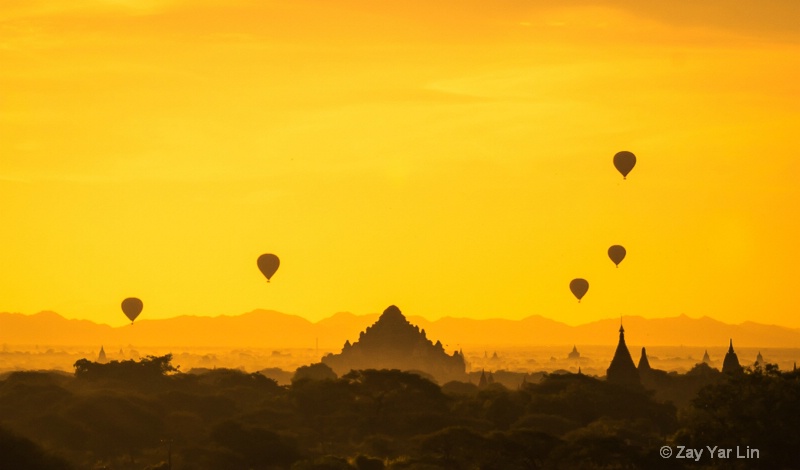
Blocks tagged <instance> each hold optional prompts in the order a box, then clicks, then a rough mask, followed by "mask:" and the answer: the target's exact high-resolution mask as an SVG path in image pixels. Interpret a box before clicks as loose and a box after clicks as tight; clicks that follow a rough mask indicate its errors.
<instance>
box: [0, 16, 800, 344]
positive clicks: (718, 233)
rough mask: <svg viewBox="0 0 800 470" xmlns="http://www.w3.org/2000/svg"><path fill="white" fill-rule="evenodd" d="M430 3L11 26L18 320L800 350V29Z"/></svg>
mask: <svg viewBox="0 0 800 470" xmlns="http://www.w3.org/2000/svg"><path fill="white" fill-rule="evenodd" d="M431 3H432V2H429V1H417V0H414V1H406V2H374V1H367V0H348V1H336V2H329V1H321V0H320V1H312V0H299V1H292V2H261V1H252V2H245V1H237V2H231V1H227V0H226V1H222V0H204V1H189V0H186V1H182V0H176V1H158V0H151V1H139V0H127V1H126V0H107V1H94V0H83V1H76V0H69V1H67V0H63V1H51V2H45V1H41V2H36V1H27V0H25V1H22V0H17V1H4V2H2V3H1V4H0V216H1V218H0V220H2V222H3V228H2V230H0V311H12V312H23V313H35V312H38V311H40V310H54V311H56V312H59V313H61V314H63V315H65V316H67V317H70V318H87V319H90V320H93V321H96V322H102V323H109V324H112V325H121V324H124V323H125V322H126V319H125V317H124V316H123V315H122V313H121V311H120V307H119V304H120V302H121V300H122V299H123V298H125V297H129V296H137V297H140V298H141V299H142V300H143V301H144V305H145V307H144V312H143V313H142V317H141V318H144V317H147V318H166V317H172V316H176V315H182V314H197V315H219V314H239V313H243V312H245V311H249V310H252V309H255V308H268V309H274V310H278V311H282V312H285V313H291V314H298V315H302V316H305V317H306V318H309V319H311V320H318V319H320V318H322V317H325V316H328V315H330V314H332V313H334V312H337V311H352V312H354V313H358V314H362V313H371V312H379V311H382V310H383V309H384V308H385V307H386V306H388V305H390V304H397V305H398V306H399V307H400V308H401V309H402V310H403V311H404V312H405V313H407V314H410V315H421V316H423V317H426V318H429V319H435V318H438V317H441V316H462V317H473V318H485V317H506V318H522V317H525V316H528V315H533V314H540V315H543V316H547V317H550V318H554V319H557V320H561V321H564V322H566V323H569V324H578V323H583V322H587V321H592V320H597V319H600V318H608V317H615V316H618V315H642V316H645V317H663V316H675V315H678V314H681V313H685V314H688V315H689V316H693V317H696V316H702V315H709V316H712V317H715V318H717V319H720V320H722V321H727V322H734V323H737V322H741V321H744V320H747V319H749V320H754V321H759V322H764V323H776V324H781V325H786V326H791V327H800V316H798V314H797V312H799V311H800V300H798V296H797V294H796V290H797V286H798V285H800V274H799V272H800V244H798V240H800V222H798V207H800V189H798V186H800V185H798V182H797V178H798V176H800V158H798V157H799V155H798V150H800V143H798V142H799V140H798V139H797V137H796V134H797V129H798V128H799V127H800V85H798V84H800V59H798V58H800V26H798V23H797V21H796V20H797V18H798V17H800V4H798V3H797V2H796V1H795V0H773V1H771V2H762V3H759V4H758V11H751V10H744V9H739V10H737V9H735V8H732V7H730V8H729V7H727V5H729V2H727V1H721V0H719V1H712V0H698V1H696V2H692V5H691V6H681V7H675V6H674V5H672V3H673V2H661V1H658V2H650V3H651V4H648V6H643V5H641V2H633V1H628V0H609V1H607V2H596V1H593V2H588V1H577V0H573V1H566V2H558V5H559V6H557V7H556V6H552V5H553V2H544V1H499V2H484V1H477V0H470V1H458V2H456V1H450V0H446V1H440V2H435V6H431V5H430V4H431ZM737 5H738V4H737ZM620 150H630V151H632V152H634V153H635V154H636V155H637V157H638V159H639V160H638V164H637V166H636V168H635V169H634V170H633V172H632V173H631V174H630V175H629V178H628V180H627V181H623V180H622V177H621V176H620V175H619V174H618V173H617V172H616V170H615V169H614V168H613V166H612V163H611V161H612V157H613V155H614V153H616V152H618V151H620ZM613 244H622V245H624V246H625V247H626V248H627V250H628V257H627V259H626V260H625V261H623V263H622V264H621V265H620V267H619V269H615V268H614V265H613V263H611V261H609V260H608V258H607V256H606V250H607V248H608V247H609V246H610V245H613ZM266 252H272V253H275V254H277V255H278V256H280V258H281V261H282V264H281V267H280V269H279V271H278V273H277V274H276V275H275V276H274V278H273V281H272V283H270V284H267V283H266V282H265V280H264V279H263V277H261V275H260V274H259V273H258V270H257V268H256V264H255V260H256V258H257V257H258V255H260V254H262V253H266ZM575 277H584V278H586V279H588V280H589V282H590V289H589V292H588V294H587V295H586V297H585V298H584V300H583V302H582V303H580V304H578V303H577V302H576V301H575V299H574V298H573V297H572V295H571V294H570V292H569V290H568V284H569V281H570V280H571V279H572V278H575ZM532 334H533V333H532Z"/></svg>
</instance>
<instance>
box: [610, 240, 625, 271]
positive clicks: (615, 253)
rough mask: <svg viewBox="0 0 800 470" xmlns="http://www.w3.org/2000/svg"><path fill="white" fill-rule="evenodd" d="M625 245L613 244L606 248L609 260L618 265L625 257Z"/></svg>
mask: <svg viewBox="0 0 800 470" xmlns="http://www.w3.org/2000/svg"><path fill="white" fill-rule="evenodd" d="M626 253H627V252H626V251H625V247H624V246H622V245H614V246H612V247H611V248H609V249H608V257H609V258H611V261H613V262H614V264H616V265H617V267H619V263H621V262H622V260H624V259H625V254H626Z"/></svg>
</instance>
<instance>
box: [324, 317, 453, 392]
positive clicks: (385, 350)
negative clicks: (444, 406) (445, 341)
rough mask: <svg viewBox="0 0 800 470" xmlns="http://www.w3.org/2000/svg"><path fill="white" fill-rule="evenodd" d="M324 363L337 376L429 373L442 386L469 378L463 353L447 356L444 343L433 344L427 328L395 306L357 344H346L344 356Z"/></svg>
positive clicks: (325, 359)
mask: <svg viewBox="0 0 800 470" xmlns="http://www.w3.org/2000/svg"><path fill="white" fill-rule="evenodd" d="M322 363H323V364H326V365H327V366H328V367H330V368H331V369H333V371H334V372H336V374H337V375H342V374H346V373H347V372H350V371H351V370H360V369H399V370H405V371H420V372H424V373H426V374H430V375H432V376H433V377H435V378H436V380H437V381H439V382H440V383H445V382H447V381H451V380H466V378H467V374H466V367H467V366H466V362H465V361H464V355H463V353H461V352H459V351H456V352H454V353H453V355H452V356H451V355H449V354H447V353H446V352H445V350H444V346H442V343H441V341H436V343H435V344H434V343H433V342H432V341H431V340H429V339H428V338H427V335H426V333H425V330H424V329H422V330H420V328H419V327H418V326H416V325H412V324H411V323H410V322H409V321H408V320H406V317H405V316H404V315H403V314H402V312H400V309H399V308H397V307H396V306H394V305H392V306H390V307H389V308H387V309H386V310H384V312H383V314H382V315H381V316H380V318H378V321H377V322H375V323H374V324H373V325H372V326H369V327H367V329H366V330H365V331H362V332H361V334H360V336H359V338H358V341H356V342H355V343H353V344H350V341H349V340H348V341H346V342H345V343H344V346H343V347H342V352H341V353H339V354H332V353H331V354H328V355H326V356H324V357H323V358H322Z"/></svg>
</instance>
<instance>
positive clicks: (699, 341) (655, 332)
mask: <svg viewBox="0 0 800 470" xmlns="http://www.w3.org/2000/svg"><path fill="white" fill-rule="evenodd" d="M378 317H379V315H378V314H377V313H375V314H368V315H354V314H352V313H346V312H340V313H336V314H334V315H332V316H330V317H328V318H325V319H323V320H320V321H318V322H311V321H309V320H306V319H305V318H302V317H299V316H296V315H288V314H284V313H280V312H276V311H271V310H254V311H251V312H248V313H244V314H241V315H220V316H216V317H201V316H179V317H174V318H168V319H139V320H137V321H136V324H135V325H125V326H120V327H111V326H108V325H104V324H97V323H94V322H92V321H89V320H74V319H66V318H64V317H63V316H61V315H59V314H57V313H54V312H40V313H37V314H34V315H24V314H19V313H0V344H8V345H64V346H69V345H101V344H107V345H108V344H135V345H137V346H184V347H267V348H314V347H315V346H316V345H318V346H319V347H320V348H326V349H334V350H339V349H340V348H341V346H342V344H344V342H345V341H350V342H355V341H356V340H357V339H358V336H359V332H361V331H363V330H365V329H366V328H367V327H368V326H370V325H372V324H373V323H375V322H376V321H377V320H378ZM407 318H408V320H409V321H410V322H411V323H413V324H414V325H418V326H419V327H420V328H424V329H425V330H426V331H427V333H428V336H429V337H431V338H437V339H440V340H441V342H442V343H443V345H444V348H445V350H446V351H448V352H453V351H455V350H457V349H459V348H464V347H469V346H483V345H503V346H547V345H567V344H568V345H570V346H572V345H573V344H578V345H581V344H585V345H586V344H591V345H606V344H608V345H613V344H616V340H617V338H616V335H615V334H614V332H616V331H617V330H618V329H619V321H620V320H619V318H613V319H604V320H598V321H594V322H591V323H586V324H582V325H578V326H570V325H567V324H565V323H561V322H558V321H555V320H551V319H548V318H545V317H542V316H538V315H535V316H530V317H527V318H524V319H522V320H508V319H485V320H476V319H469V318H454V317H445V318H441V319H438V320H433V321H429V320H426V319H424V318H422V317H418V316H414V315H408V316H407ZM624 321H625V329H626V331H628V332H629V333H630V341H631V343H632V344H646V345H648V346H655V345H670V346H679V345H683V346H701V347H705V346H712V345H726V344H728V341H729V340H730V338H734V341H735V343H736V344H737V345H739V346H743V347H776V348H792V347H798V345H800V329H793V328H786V327H781V326H776V325H765V324H760V323H755V322H744V323H740V324H728V323H724V322H721V321H718V320H715V319H713V318H710V317H701V318H689V317H688V316H685V315H680V316H677V317H669V318H653V319H646V318H643V317H640V316H626V317H624Z"/></svg>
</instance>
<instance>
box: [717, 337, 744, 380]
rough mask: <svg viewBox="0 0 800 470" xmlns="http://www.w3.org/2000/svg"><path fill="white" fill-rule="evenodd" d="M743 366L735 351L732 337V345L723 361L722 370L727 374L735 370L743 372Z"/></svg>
mask: <svg viewBox="0 0 800 470" xmlns="http://www.w3.org/2000/svg"><path fill="white" fill-rule="evenodd" d="M741 370H742V366H741V364H739V356H737V355H736V353H735V352H734V351H733V339H731V343H730V347H728V353H727V354H725V359H724V360H723V361H722V372H723V373H727V374H732V373H735V372H741Z"/></svg>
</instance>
